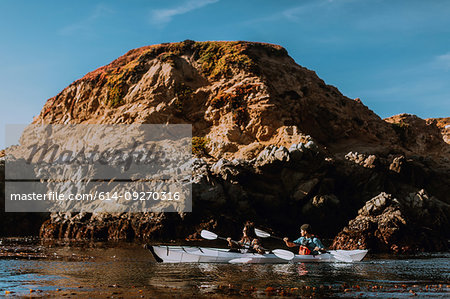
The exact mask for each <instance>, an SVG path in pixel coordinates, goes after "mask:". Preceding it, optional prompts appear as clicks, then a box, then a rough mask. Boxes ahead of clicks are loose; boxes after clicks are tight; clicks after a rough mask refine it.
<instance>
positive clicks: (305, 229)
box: [283, 224, 325, 255]
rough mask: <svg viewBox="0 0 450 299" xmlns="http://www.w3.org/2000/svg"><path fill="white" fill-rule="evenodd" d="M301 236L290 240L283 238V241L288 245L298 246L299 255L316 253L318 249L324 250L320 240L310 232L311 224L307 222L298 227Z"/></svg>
mask: <svg viewBox="0 0 450 299" xmlns="http://www.w3.org/2000/svg"><path fill="white" fill-rule="evenodd" d="M300 234H301V237H300V238H298V239H297V240H295V241H292V242H290V241H289V239H288V238H284V239H283V241H284V242H285V243H286V246H288V247H295V246H300V248H299V250H298V254H301V255H309V254H312V255H316V254H318V253H319V252H320V251H324V250H325V247H324V246H323V244H322V242H320V240H319V239H318V238H317V237H316V236H314V235H313V234H311V226H310V225H309V224H303V225H302V226H301V227H300Z"/></svg>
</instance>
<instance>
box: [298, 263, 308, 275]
mask: <svg viewBox="0 0 450 299" xmlns="http://www.w3.org/2000/svg"><path fill="white" fill-rule="evenodd" d="M297 273H298V276H305V275H307V274H308V269H306V266H305V264H304V263H301V264H299V265H298V267H297Z"/></svg>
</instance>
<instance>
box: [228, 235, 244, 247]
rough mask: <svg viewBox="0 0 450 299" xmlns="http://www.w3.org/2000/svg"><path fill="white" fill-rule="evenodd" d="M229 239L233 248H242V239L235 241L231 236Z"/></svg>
mask: <svg viewBox="0 0 450 299" xmlns="http://www.w3.org/2000/svg"><path fill="white" fill-rule="evenodd" d="M227 241H228V246H230V247H231V248H241V247H242V246H241V241H239V242H233V240H231V238H230V237H228V238H227Z"/></svg>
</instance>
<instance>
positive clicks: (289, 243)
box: [283, 237, 300, 247]
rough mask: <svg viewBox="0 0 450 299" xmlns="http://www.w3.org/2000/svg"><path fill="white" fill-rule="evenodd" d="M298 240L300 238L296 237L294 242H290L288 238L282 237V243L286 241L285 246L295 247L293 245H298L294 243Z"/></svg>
mask: <svg viewBox="0 0 450 299" xmlns="http://www.w3.org/2000/svg"><path fill="white" fill-rule="evenodd" d="M299 240H300V238H299V239H297V240H295V241H294V242H290V241H289V238H287V237H286V238H284V239H283V241H284V243H286V246H287V247H295V246H298V244H296V243H298V241H299Z"/></svg>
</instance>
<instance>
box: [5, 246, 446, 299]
mask: <svg viewBox="0 0 450 299" xmlns="http://www.w3.org/2000/svg"><path fill="white" fill-rule="evenodd" d="M46 255H47V256H48V258H46V259H41V260H8V259H4V260H0V291H2V292H4V290H10V291H14V292H16V293H20V292H22V293H26V292H28V291H29V289H35V288H39V289H40V290H55V289H56V288H64V289H67V288H78V287H79V286H83V288H84V289H98V288H107V287H108V286H111V285H120V286H122V287H129V288H131V287H133V286H136V287H152V288H163V287H168V288H170V289H173V288H176V289H178V290H189V291H191V292H196V293H194V294H199V295H201V294H208V292H218V290H219V291H220V289H221V287H222V286H233V287H235V288H238V289H246V290H248V289H252V288H253V289H258V290H261V292H264V290H265V289H266V288H267V287H274V288H280V287H282V288H298V289H302V288H303V289H304V288H308V287H311V288H312V287H317V288H319V287H323V286H328V287H330V288H331V287H333V288H334V289H336V290H337V289H339V288H341V287H342V285H343V284H346V285H348V286H350V287H351V286H352V285H358V286H361V291H360V292H362V293H363V294H364V296H368V297H370V296H375V294H376V297H398V293H396V292H398V289H397V288H396V286H397V285H408V286H414V285H417V286H418V289H423V290H425V286H426V285H429V284H433V285H436V284H443V285H444V288H445V287H446V285H447V284H449V281H450V263H449V258H450V254H448V253H446V254H437V255H431V256H428V257H426V258H417V257H413V258H408V259H401V260H398V259H374V258H372V259H367V260H365V261H363V262H360V263H354V264H347V263H301V264H278V265H261V264H242V265H241V264H236V265H232V264H159V263H155V262H154V260H153V258H152V256H151V254H150V252H149V251H148V250H146V249H143V248H142V247H140V246H137V245H130V244H128V245H126V246H122V247H116V248H107V247H104V248H102V247H100V248H95V247H94V248H77V247H56V248H47V250H46ZM372 285H382V286H383V287H384V288H383V292H381V293H380V291H379V290H377V292H376V293H374V292H373V290H372V289H371V288H369V286H372ZM193 290H195V291H193ZM389 290H390V291H389ZM447 291H449V289H448V287H447V288H445V289H442V291H440V292H439V291H436V292H434V293H433V295H437V296H441V295H442V296H443V297H444V295H446V294H447V293H446V292H447ZM418 294H419V293H418ZM334 295H336V296H345V293H344V292H342V291H341V292H340V293H336V294H334ZM405 295H406V294H405Z"/></svg>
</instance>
